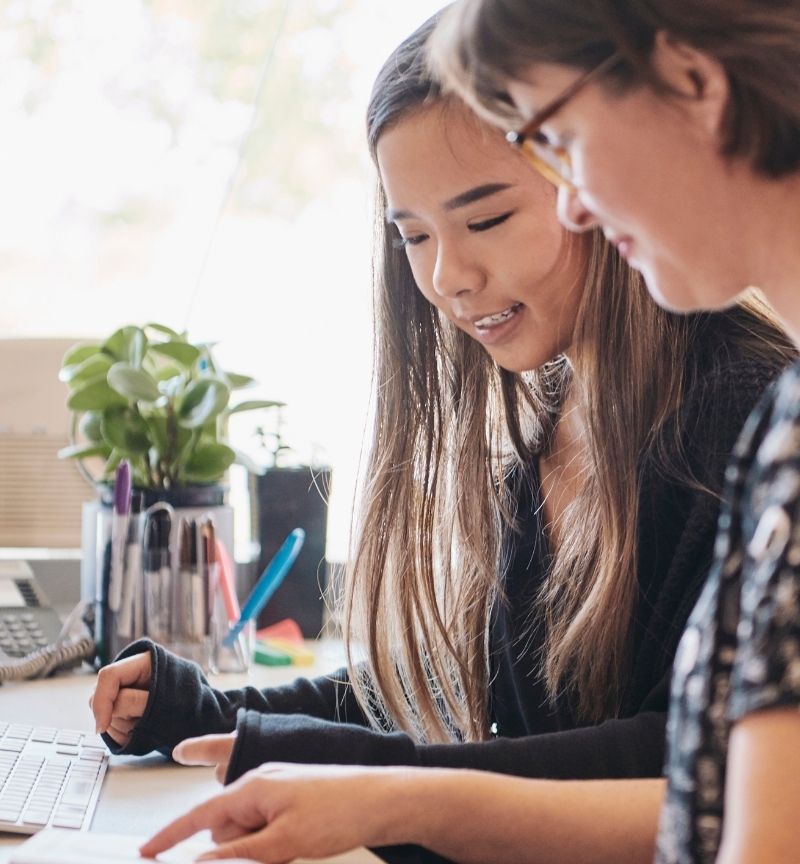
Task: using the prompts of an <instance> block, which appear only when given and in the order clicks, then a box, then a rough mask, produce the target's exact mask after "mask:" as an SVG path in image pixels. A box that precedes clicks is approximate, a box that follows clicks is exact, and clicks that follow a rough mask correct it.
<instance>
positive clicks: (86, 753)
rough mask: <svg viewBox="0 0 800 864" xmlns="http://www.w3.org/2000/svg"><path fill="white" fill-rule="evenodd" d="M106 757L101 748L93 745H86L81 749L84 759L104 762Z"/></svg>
mask: <svg viewBox="0 0 800 864" xmlns="http://www.w3.org/2000/svg"><path fill="white" fill-rule="evenodd" d="M104 758H105V754H104V753H101V752H100V751H99V750H95V749H93V748H92V747H84V748H83V749H82V750H81V759H84V760H86V761H87V762H102V761H103V759H104Z"/></svg>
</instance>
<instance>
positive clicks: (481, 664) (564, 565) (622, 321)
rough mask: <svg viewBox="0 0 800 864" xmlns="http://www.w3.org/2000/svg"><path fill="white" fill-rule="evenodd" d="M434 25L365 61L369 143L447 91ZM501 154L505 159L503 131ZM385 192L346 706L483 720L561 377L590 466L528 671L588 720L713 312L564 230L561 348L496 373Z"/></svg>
mask: <svg viewBox="0 0 800 864" xmlns="http://www.w3.org/2000/svg"><path fill="white" fill-rule="evenodd" d="M434 23H435V22H434V21H433V20H431V21H429V22H427V23H426V24H425V25H423V27H422V28H420V30H418V31H417V32H416V33H415V34H414V35H412V36H411V37H410V38H409V39H408V40H406V42H404V43H403V44H402V45H401V46H400V47H399V48H398V49H397V50H396V51H395V52H394V54H393V55H392V56H391V57H390V58H389V60H388V61H387V62H386V64H385V65H384V67H383V69H382V71H381V73H380V74H379V76H378V79H377V81H376V83H375V86H374V88H373V94H372V99H371V101H370V105H369V110H368V115H367V132H368V138H369V143H370V148H371V150H372V153H373V157H374V156H375V151H376V147H377V143H378V140H379V138H380V136H381V135H382V134H383V133H384V132H385V131H386V130H387V129H388V128H391V126H392V124H395V123H399V122H401V121H404V120H407V119H408V118H410V117H413V114H414V112H416V111H420V110H423V109H424V108H425V107H429V106H437V108H438V107H443V108H446V107H447V106H448V105H449V104H450V103H449V102H448V100H449V99H452V98H453V97H446V96H443V95H442V93H441V91H440V90H439V88H438V87H437V86H436V85H435V84H434V83H433V82H432V80H431V78H430V76H429V75H428V73H427V71H426V65H425V57H424V53H425V45H426V42H427V39H428V36H429V34H430V32H431V30H432V29H433V26H434ZM508 158H509V159H513V158H519V157H517V156H514V155H513V153H512V152H511V150H510V149H509V157H508ZM386 204H387V201H386V197H385V194H384V192H383V189H382V188H381V187H380V185H379V187H378V191H377V199H376V208H375V212H376V222H375V251H376V257H375V262H374V268H373V279H374V290H375V372H374V392H375V397H374V398H375V405H374V417H375V420H374V430H373V443H372V450H371V452H370V455H369V459H368V464H367V466H366V471H365V482H364V487H363V496H362V501H361V506H360V509H359V512H358V515H357V525H356V532H355V534H354V549H353V554H352V556H351V564H350V566H349V569H348V574H347V579H346V587H345V597H344V610H343V613H344V614H343V623H344V630H345V637H346V643H347V646H348V666H349V673H350V680H351V682H352V683H353V686H354V688H355V692H356V694H357V696H358V698H359V701H360V704H361V705H362V707H363V709H364V710H365V712H366V713H367V714H368V716H369V717H370V718H371V719H372V721H373V723H374V724H375V726H376V727H379V728H400V729H403V730H405V731H407V732H409V733H410V734H412V735H413V736H414V737H415V738H416V739H417V740H420V741H448V740H481V739H483V738H485V737H487V736H488V734H489V719H488V716H487V701H488V691H489V677H488V669H489V656H488V634H489V619H490V613H491V611H492V608H493V605H494V604H495V603H497V602H502V592H501V588H500V585H501V582H500V579H499V577H498V574H501V573H502V571H503V567H504V566H506V564H507V562H506V561H505V560H503V555H504V552H505V551H507V550H504V548H503V540H504V537H505V538H507V537H513V535H514V532H515V531H517V530H518V529H517V527H516V525H515V524H514V520H513V518H512V516H511V514H512V513H513V512H514V504H515V500H514V489H513V488H512V483H511V482H510V480H509V477H510V475H511V474H514V477H515V481H516V480H517V479H519V477H520V476H521V477H522V479H523V482H529V483H530V482H532V477H531V471H530V468H531V466H533V465H535V463H536V460H537V458H538V456H539V455H540V454H541V453H543V452H546V451H547V448H548V445H549V442H550V439H551V436H552V433H553V430H554V428H555V426H556V424H557V422H558V417H559V411H560V409H561V406H562V404H563V403H564V400H565V397H566V394H567V392H569V394H570V398H571V401H573V402H575V403H576V404H578V406H579V407H580V409H581V411H582V412H583V414H584V416H585V418H586V423H587V433H586V449H587V453H586V456H587V462H588V465H589V469H588V471H587V474H586V476H585V478H584V482H583V485H582V488H581V490H580V491H579V493H578V495H577V497H576V499H575V500H574V502H573V503H572V504H571V505H570V508H569V512H568V514H567V515H566V517H565V518H564V519H563V520H562V522H560V523H559V526H558V538H559V545H558V550H557V551H556V554H555V556H554V558H553V561H552V566H551V567H550V570H549V572H548V577H547V580H546V585H545V587H544V589H543V591H542V593H541V594H540V596H539V597H538V598H537V599H536V601H535V602H536V603H537V604H539V609H538V610H537V615H541V618H542V620H544V622H545V624H546V629H547V636H546V644H545V647H544V652H543V656H542V657H541V669H542V677H543V678H544V680H545V681H546V683H547V687H548V690H549V692H550V695H551V697H552V698H553V699H554V700H555V699H556V698H557V697H559V696H560V695H561V694H562V693H563V692H565V691H566V692H568V693H569V695H570V696H571V697H572V698H574V700H575V704H576V705H577V706H578V711H579V714H580V716H581V717H582V718H584V719H586V720H587V721H593V720H599V719H603V718H607V717H610V716H614V715H615V713H616V712H617V711H618V710H619V704H620V699H621V695H622V694H621V691H622V688H623V687H624V684H625V681H626V676H627V674H628V671H629V669H628V666H629V660H630V644H629V643H630V632H631V622H632V617H633V612H634V609H635V604H636V602H637V551H638V540H637V514H638V509H639V496H640V483H639V481H640V472H641V467H642V465H643V464H644V463H645V462H646V460H647V459H662V456H663V462H664V466H663V470H664V472H665V474H666V475H667V476H670V477H676V476H677V477H680V478H685V479H686V482H689V483H691V482H692V479H691V477H690V476H689V475H690V472H689V469H688V468H687V466H686V465H685V464H683V461H682V460H681V459H680V442H679V441H665V440H664V438H665V434H666V433H665V431H664V430H665V421H666V419H667V418H668V417H669V416H670V415H672V416H674V414H675V412H676V411H678V412H679V411H680V406H681V404H682V400H683V395H684V392H685V391H686V390H687V389H692V388H693V387H694V386H695V384H696V379H697V377H698V375H699V372H698V369H697V363H698V359H697V354H698V353H699V352H697V351H695V350H693V345H696V343H697V342H698V341H700V340H701V337H700V336H699V335H698V334H699V333H701V332H702V330H703V327H704V322H705V321H706V320H707V319H708V318H709V316H708V315H695V316H678V315H674V314H671V313H669V312H666V311H664V310H663V309H661V308H659V307H658V306H657V305H656V303H655V302H653V301H652V300H651V299H650V297H649V295H648V293H647V291H646V289H645V287H644V284H643V281H642V279H641V277H640V276H639V275H638V273H636V272H635V271H634V270H632V269H631V268H629V267H628V266H627V265H626V264H625V263H624V262H623V261H622V260H621V258H620V257H619V256H618V254H617V253H616V251H615V250H614V249H613V248H612V247H611V246H610V245H609V244H608V243H607V242H606V241H605V239H604V238H603V236H602V234H600V233H599V232H597V231H595V232H592V233H590V234H586V235H584V236H582V237H572V239H571V243H572V244H574V245H573V247H572V248H573V252H574V253H576V254H581V255H582V257H583V260H584V261H585V262H586V264H585V273H584V280H583V281H584V290H583V295H582V300H581V302H580V307H579V310H578V314H577V321H576V325H575V330H574V333H573V339H572V347H571V352H570V355H571V358H572V360H571V362H568V361H567V360H566V359H565V358H564V357H557V358H553V359H552V361H551V362H550V363H548V364H546V365H545V366H544V367H543V368H541V369H537V370H533V371H532V372H530V373H525V374H523V375H520V374H515V373H511V372H508V371H506V370H504V369H502V368H500V367H499V366H498V365H497V364H496V363H495V362H494V361H493V360H492V359H491V357H490V356H489V355H488V354H487V353H486V352H485V351H484V350H483V348H481V346H480V345H478V343H476V342H475V341H474V340H473V339H471V338H470V337H468V336H467V335H466V334H464V333H463V332H462V331H461V330H459V329H457V328H456V327H455V326H454V325H452V324H451V323H450V322H449V321H448V320H447V319H446V318H445V317H444V316H442V315H440V314H439V313H438V311H437V310H436V309H435V308H434V307H433V306H432V305H431V304H430V303H429V302H428V301H427V300H425V298H424V297H423V296H422V294H421V293H420V291H419V290H418V288H417V286H416V284H415V282H414V278H413V275H412V272H411V268H410V266H409V263H408V260H407V258H406V254H405V251H403V250H400V249H398V248H396V245H395V244H394V242H393V237H392V236H391V233H390V229H389V226H387V224H386V221H385V215H384V214H385V211H386ZM554 218H555V214H554ZM717 317H719V318H720V319H724V320H727V321H728V326H729V327H730V330H731V332H732V334H733V335H732V336H731V339H732V340H733V341H737V342H739V343H741V345H742V346H747V345H749V346H751V349H752V351H753V353H754V354H755V353H762V354H767V353H770V352H772V353H773V356H774V353H775V351H774V349H773V348H771V347H769V339H770V338H771V337H776V334H777V332H778V331H776V330H775V329H774V327H773V326H772V324H771V322H770V321H769V318H768V316H767V315H766V314H765V313H763V311H762V310H761V309H760V308H759V307H758V305H757V303H756V302H755V301H748V302H747V303H746V304H743V305H742V306H741V307H738V308H736V309H734V310H731V311H730V312H728V313H723V314H722V315H721V316H717ZM745 350H746V349H745ZM720 362H721V363H722V362H725V361H724V360H722V359H721V360H720ZM679 427H680V424H674V428H675V429H679ZM672 434H675V435H677V432H675V433H672ZM667 453H668V454H678V455H677V456H675V458H672V456H669V457H668V456H664V455H663V454H667ZM356 644H360V645H363V646H364V647H365V648H366V654H367V662H366V663H361V662H359V660H360V658H359V657H357V656H355V653H356V652H354V650H353V649H354V646H355V645H356Z"/></svg>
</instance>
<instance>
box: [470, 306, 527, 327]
mask: <svg viewBox="0 0 800 864" xmlns="http://www.w3.org/2000/svg"><path fill="white" fill-rule="evenodd" d="M519 307H520V304H519V303H515V304H514V305H513V306H509V307H508V309H506V310H505V312H497V313H496V314H494V315H487V316H486V317H485V318H481V319H480V320H479V321H476V322H475V326H476V327H494V326H496V325H497V324H502V323H503V321H508V319H509V318H510V317H511V316H512V315H513V314H514V313H515V312H516V311H517V309H519Z"/></svg>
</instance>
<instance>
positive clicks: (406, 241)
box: [392, 210, 514, 249]
mask: <svg viewBox="0 0 800 864" xmlns="http://www.w3.org/2000/svg"><path fill="white" fill-rule="evenodd" d="M513 214H514V211H513V210H509V211H508V213H502V214H501V215H500V216H493V217H492V218H491V219H485V220H484V221H483V222H476V223H474V224H472V225H469V226H468V229H469V230H470V231H472V232H473V233H478V232H480V231H488V230H489V229H491V228H495V227H496V226H497V225H502V224H503V222H505V221H506V220H507V219H509V218H510V217H511V216H513ZM427 239H428V235H427V234H412V235H411V236H410V237H395V238H394V239H393V240H392V245H393V246H394V248H395V249H405V248H406V247H408V246H419V244H420V243H422V242H423V241H425V240H427Z"/></svg>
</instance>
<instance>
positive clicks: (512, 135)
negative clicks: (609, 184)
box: [506, 52, 620, 189]
mask: <svg viewBox="0 0 800 864" xmlns="http://www.w3.org/2000/svg"><path fill="white" fill-rule="evenodd" d="M619 59H620V57H619V54H617V53H616V52H615V53H614V54H612V55H611V56H610V57H606V59H605V60H603V62H602V63H600V64H599V65H598V66H595V67H594V69H589V71H588V72H585V73H584V74H583V75H581V76H580V77H579V78H578V79H577V80H576V81H573V82H572V84H570V85H569V87H567V89H566V90H564V92H563V93H561V94H560V95H559V96H556V98H555V99H553V101H552V102H550V103H549V104H547V105H545V106H544V107H543V108H541V109H540V110H539V111H537V112H536V113H535V114H534V115H533V117H531V119H530V120H529V121H528V122H527V123H526V124H525V125H524V126H523V127H522V129H520V130H519V131H518V132H513V131H512V132H509V133H508V134H507V135H506V141H508V142H509V144H512V145H513V146H514V147H517V148H519V150H520V151H521V153H522V155H523V156H525V158H526V159H527V160H528V162H530V164H531V165H532V166H533V167H534V168H535V169H536V170H537V171H538V172H539V173H540V174H541V175H542V176H543V177H544V178H545V179H547V180H549V181H550V182H551V183H552V184H553V185H554V186H556V187H560V186H567V187H569V188H570V189H574V188H575V184H574V183H573V179H572V160H571V159H570V156H569V153H568V152H567V151H566V149H565V148H564V147H559V146H557V145H555V144H552V143H551V142H549V141H548V140H547V138H546V137H545V136H544V135H543V134H542V133H541V131H540V129H541V127H542V124H544V123H546V122H547V121H548V120H549V119H550V118H551V117H552V116H553V115H554V114H557V113H558V112H559V111H560V110H561V109H562V108H563V107H564V106H565V105H566V104H567V102H569V100H570V99H572V98H573V97H574V96H576V95H577V94H578V93H580V91H581V90H583V88H584V87H585V86H586V85H587V84H589V83H591V82H592V81H595V80H597V79H598V78H600V77H601V76H603V75H605V74H606V72H608V71H609V70H610V69H611V68H612V67H614V66H616V65H617V63H618V62H619Z"/></svg>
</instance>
